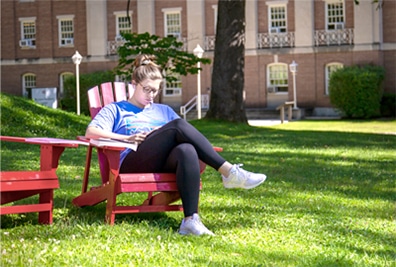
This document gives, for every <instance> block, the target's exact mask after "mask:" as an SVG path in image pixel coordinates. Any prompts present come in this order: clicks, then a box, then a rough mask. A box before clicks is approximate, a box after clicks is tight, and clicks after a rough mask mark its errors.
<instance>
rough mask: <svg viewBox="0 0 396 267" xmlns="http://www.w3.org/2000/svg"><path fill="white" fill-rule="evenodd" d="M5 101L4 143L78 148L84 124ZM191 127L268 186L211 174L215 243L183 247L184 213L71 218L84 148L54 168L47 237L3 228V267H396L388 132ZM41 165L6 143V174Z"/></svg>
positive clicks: (393, 144) (387, 125)
mask: <svg viewBox="0 0 396 267" xmlns="http://www.w3.org/2000/svg"><path fill="white" fill-rule="evenodd" d="M0 96H1V102H0V104H1V134H2V135H18V136H40V137H42V136H47V137H61V138H69V139H74V138H75V137H76V136H77V135H82V134H84V132H85V127H86V125H87V124H88V122H89V121H90V119H89V118H88V117H85V116H76V115H75V114H71V113H67V112H63V111H59V110H51V109H48V108H45V107H42V106H40V105H37V104H35V103H33V102H30V101H27V100H24V99H22V98H18V97H10V96H8V95H4V94H1V95H0ZM192 123H193V124H194V125H195V126H196V127H197V128H198V129H199V130H200V131H201V132H203V133H204V134H205V135H206V136H207V137H208V138H209V140H210V141H211V142H212V144H213V145H216V146H221V147H223V148H224V152H222V155H223V156H224V157H225V158H226V159H227V160H229V161H231V162H234V163H243V164H244V168H246V169H248V170H251V171H255V172H264V173H265V174H267V176H268V178H267V181H266V182H265V183H264V184H263V185H262V186H260V187H258V188H255V189H253V190H248V191H245V190H227V189H224V188H223V186H222V184H221V180H220V176H219V174H218V173H217V172H215V171H214V170H212V169H210V168H208V169H207V170H206V172H205V173H204V175H203V177H202V179H203V190H202V192H201V200H200V214H201V217H202V220H203V222H204V224H205V225H206V226H207V227H208V228H209V229H210V230H212V231H213V232H214V233H215V234H216V236H214V237H209V236H203V237H194V236H180V235H179V234H177V229H178V227H179V224H180V221H181V219H182V217H183V216H182V213H180V212H170V213H154V214H126V215H117V217H116V223H115V225H114V226H108V225H106V224H104V213H105V204H104V203H101V204H99V205H97V206H94V207H86V208H76V207H73V205H72V204H71V200H72V199H73V198H74V197H75V196H77V195H78V194H79V193H80V191H81V180H82V179H81V177H82V175H83V171H84V162H85V150H86V148H85V147H79V148H77V149H67V150H66V151H65V152H64V154H63V155H62V157H61V161H60V167H59V168H58V176H59V180H60V188H59V189H57V190H56V191H55V204H54V205H55V207H54V223H53V224H52V225H50V226H48V225H44V226H43V225H39V224H38V223H37V214H36V213H33V214H19V215H7V216H2V217H1V230H0V238H1V251H0V252H1V259H0V266H216V267H217V266H249V267H251V266H282V267H283V266H395V260H396V230H395V229H396V227H395V200H396V189H395V185H396V179H395V178H396V168H395V167H396V121H395V120H370V121H346V120H338V121H295V122H290V123H286V124H282V125H277V126H271V127H251V126H248V125H242V124H231V123H224V122H210V121H206V120H201V121H193V122H192ZM38 159H39V146H35V145H25V144H20V143H8V142H1V169H2V170H19V169H34V168H38V167H39V164H38ZM98 173H99V171H98V168H97V167H96V168H94V169H93V171H92V174H93V175H94V176H95V175H96V176H97V177H98ZM144 197H145V196H144V195H141V194H129V195H126V194H124V195H123V196H122V197H121V198H120V200H119V201H120V202H123V203H132V202H139V201H142V200H143V199H144ZM36 200H37V199H36V198H31V199H27V200H23V202H24V203H33V202H35V201H36Z"/></svg>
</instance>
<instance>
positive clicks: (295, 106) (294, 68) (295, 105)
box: [289, 60, 298, 109]
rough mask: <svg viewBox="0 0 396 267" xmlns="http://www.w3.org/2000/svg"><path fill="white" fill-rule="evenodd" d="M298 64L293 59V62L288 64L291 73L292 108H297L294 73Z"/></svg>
mask: <svg viewBox="0 0 396 267" xmlns="http://www.w3.org/2000/svg"><path fill="white" fill-rule="evenodd" d="M297 66H298V64H297V63H296V62H295V61H294V60H293V62H292V63H291V64H290V65H289V67H290V71H291V73H292V75H293V101H294V106H293V108H294V109H297V108H298V107H297V94H296V73H297Z"/></svg>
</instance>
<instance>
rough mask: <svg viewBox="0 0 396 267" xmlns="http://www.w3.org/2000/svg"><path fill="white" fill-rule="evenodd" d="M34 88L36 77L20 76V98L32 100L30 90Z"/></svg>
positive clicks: (30, 75) (29, 75)
mask: <svg viewBox="0 0 396 267" xmlns="http://www.w3.org/2000/svg"><path fill="white" fill-rule="evenodd" d="M35 87H36V75H34V74H32V73H26V74H25V75H23V76H22V96H24V97H27V98H32V88H35Z"/></svg>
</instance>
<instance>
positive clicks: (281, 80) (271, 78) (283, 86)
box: [267, 63, 289, 93]
mask: <svg viewBox="0 0 396 267" xmlns="http://www.w3.org/2000/svg"><path fill="white" fill-rule="evenodd" d="M267 77H268V93H288V91H289V78H288V71H287V64H283V63H275V64H270V65H269V66H268V76H267Z"/></svg>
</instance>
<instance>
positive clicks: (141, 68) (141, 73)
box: [132, 54, 163, 86]
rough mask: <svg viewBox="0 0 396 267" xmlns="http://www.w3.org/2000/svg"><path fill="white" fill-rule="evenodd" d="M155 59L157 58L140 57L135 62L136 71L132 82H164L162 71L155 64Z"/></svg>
mask: <svg viewBox="0 0 396 267" xmlns="http://www.w3.org/2000/svg"><path fill="white" fill-rule="evenodd" d="M155 59H156V57H155V56H154V55H145V54H142V55H138V56H137V57H136V58H135V61H134V62H133V68H134V70H133V74H132V80H134V81H135V82H137V83H140V82H142V81H144V80H146V79H150V80H162V79H163V76H162V69H161V67H160V66H159V65H157V64H156V63H155V62H154V60H155ZM161 86H162V82H161Z"/></svg>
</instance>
